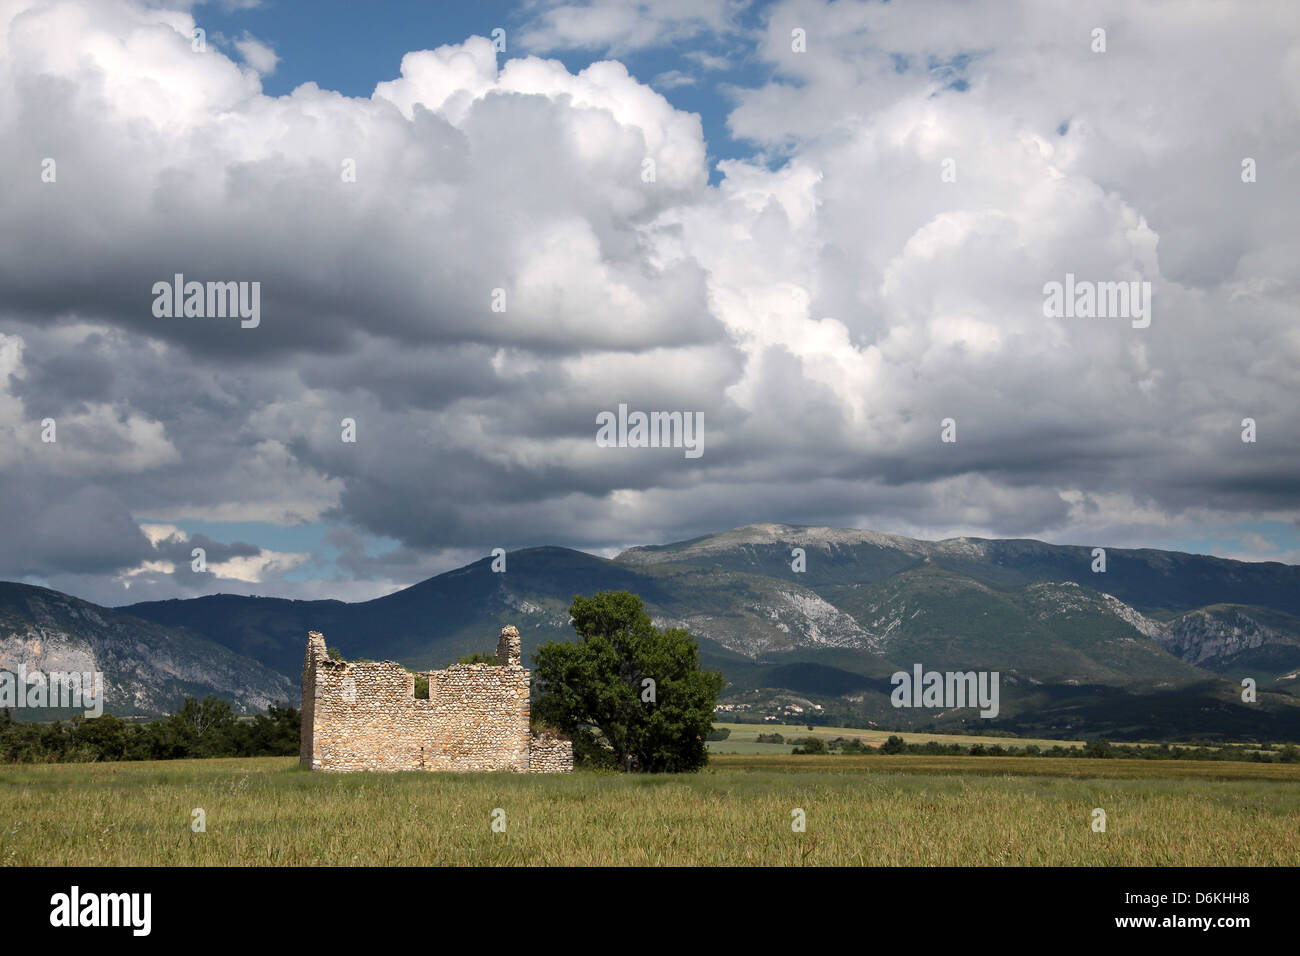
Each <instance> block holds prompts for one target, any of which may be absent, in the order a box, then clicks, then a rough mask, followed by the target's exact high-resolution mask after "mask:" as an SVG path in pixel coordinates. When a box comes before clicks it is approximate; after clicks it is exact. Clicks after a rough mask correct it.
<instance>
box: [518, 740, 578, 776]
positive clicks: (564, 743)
mask: <svg viewBox="0 0 1300 956" xmlns="http://www.w3.org/2000/svg"><path fill="white" fill-rule="evenodd" d="M572 770H573V741H571V740H565V739H564V738H563V737H552V736H551V735H549V734H539V735H536V736H534V737H533V739H532V742H531V744H530V745H529V748H528V772H529V773H570V772H572Z"/></svg>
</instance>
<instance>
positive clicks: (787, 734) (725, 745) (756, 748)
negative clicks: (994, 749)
mask: <svg viewBox="0 0 1300 956" xmlns="http://www.w3.org/2000/svg"><path fill="white" fill-rule="evenodd" d="M713 726H714V727H715V728H719V729H720V728H723V727H726V728H727V729H728V730H730V731H731V736H730V737H728V738H727V739H726V740H711V741H709V752H710V753H716V754H788V753H790V751H792V750H794V744H793V743H790V742H789V741H791V740H797V739H802V738H804V737H820V738H821V739H822V740H834V739H835V738H836V737H843V738H845V739H846V740H853V739H856V740H861V741H862V742H863V743H865V744H870V745H873V746H879V745H880V744H883V743H884V742H885V741H886V740H888V739H889V738H890V737H893V736H899V737H902V738H903V739H904V740H905V741H907V742H908V743H909V744H924V743H929V742H930V741H931V740H936V741H938V742H939V743H941V744H961V745H962V746H963V747H969V746H971V745H973V744H984V745H985V746H986V747H987V746H989V745H990V744H1001V745H1002V746H1003V747H1028V746H1029V745H1030V744H1034V745H1036V746H1038V747H1041V748H1042V749H1044V750H1047V749H1049V748H1051V747H1056V746H1061V747H1071V748H1073V747H1082V746H1083V745H1084V742H1083V741H1082V740H1048V739H1046V738H1039V737H979V736H975V735H970V736H967V735H958V734H921V733H912V732H910V731H906V730H863V729H862V728H860V727H815V728H814V729H813V730H809V729H808V726H807V725H806V724H729V723H724V722H720V721H715V722H714V724H713ZM759 734H780V735H781V736H782V737H784V738H785V739H786V741H787V742H786V743H784V744H766V743H764V744H760V743H758V742H757V741H756V740H755V739H754V738H755V737H757V736H758V735H759Z"/></svg>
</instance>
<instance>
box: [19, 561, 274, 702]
mask: <svg viewBox="0 0 1300 956" xmlns="http://www.w3.org/2000/svg"><path fill="white" fill-rule="evenodd" d="M20 666H25V667H26V669H27V671H28V672H29V673H30V672H32V671H41V672H44V673H49V672H51V671H62V672H70V671H77V672H95V671H99V672H102V673H103V675H104V678H103V681H104V709H105V710H106V711H108V712H110V713H115V714H119V715H137V714H160V713H165V712H167V711H169V710H171V709H173V708H175V707H176V706H178V705H179V704H180V703H181V702H182V700H183V699H184V697H185V696H186V695H190V696H197V697H203V696H205V695H207V694H216V695H218V696H220V697H225V698H227V699H229V700H230V701H231V702H232V704H233V705H234V707H235V709H236V710H237V711H240V712H244V713H252V712H256V711H262V710H265V709H266V707H267V706H268V705H269V704H271V703H275V702H285V701H289V702H292V703H294V705H295V706H296V705H297V702H298V699H299V696H300V690H299V687H298V682H297V681H296V680H293V679H291V678H289V677H288V676H287V675H285V674H283V673H279V672H277V671H275V670H273V669H272V668H270V667H268V666H266V665H265V664H262V663H260V662H259V661H256V660H252V659H250V658H247V657H242V656H240V655H238V654H235V653H233V652H232V651H230V649H229V648H227V647H225V646H223V645H222V644H220V643H218V642H216V641H212V640H209V639H207V638H204V637H202V636H201V635H199V634H196V633H192V632H185V631H181V630H178V629H175V628H170V627H166V626H163V625H159V624H157V623H154V622H152V621H146V620H142V619H141V618H137V617H132V616H130V615H128V614H125V613H122V612H121V611H115V610H111V609H110V608H105V607H99V606H98V605H95V604H90V603H89V602H87V601H82V600H79V599H77V598H74V597H70V596H69V595H66V594H61V593H60V592H58V591H51V590H49V589H48V588H41V587H34V586H31V585H26V584H9V583H0V670H6V671H9V672H11V673H18V672H19V667H20ZM14 716H15V717H17V718H19V719H21V718H23V717H25V716H34V715H31V714H26V713H23V712H21V709H18V710H16V711H15V713H14ZM43 716H56V715H43ZM57 716H65V715H57Z"/></svg>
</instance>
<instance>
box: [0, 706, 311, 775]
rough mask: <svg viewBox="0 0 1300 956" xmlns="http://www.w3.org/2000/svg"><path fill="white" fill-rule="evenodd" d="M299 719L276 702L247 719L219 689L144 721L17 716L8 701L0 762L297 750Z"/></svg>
mask: <svg viewBox="0 0 1300 956" xmlns="http://www.w3.org/2000/svg"><path fill="white" fill-rule="evenodd" d="M301 724H302V721H301V718H300V716H299V714H298V710H297V708H294V707H287V706H286V707H280V706H278V705H276V704H272V705H271V707H270V709H269V712H268V713H266V714H258V715H256V716H255V717H253V718H252V719H251V720H248V719H241V718H240V717H237V716H236V715H235V713H234V712H233V711H232V710H231V709H230V701H228V700H223V699H222V698H220V697H205V698H204V699H203V700H201V701H200V700H196V699H195V698H193V697H186V698H185V703H184V705H182V706H181V708H180V709H179V710H177V711H175V712H174V713H171V714H168V715H167V716H166V717H161V718H159V719H157V720H150V721H140V722H134V721H131V722H128V721H125V720H123V719H122V718H120V717H115V716H113V715H112V714H104V715H103V716H101V717H89V718H87V717H81V716H77V717H73V718H72V719H71V720H69V721H67V722H66V723H64V722H61V721H55V722H54V723H49V724H38V723H26V722H24V723H19V722H18V721H15V720H14V719H13V716H12V715H11V714H10V713H9V710H8V708H6V709H4V710H3V711H0V763H69V762H89V761H96V760H177V759H181V758H185V757H285V756H290V755H293V754H296V753H298V734H299V729H300V727H301Z"/></svg>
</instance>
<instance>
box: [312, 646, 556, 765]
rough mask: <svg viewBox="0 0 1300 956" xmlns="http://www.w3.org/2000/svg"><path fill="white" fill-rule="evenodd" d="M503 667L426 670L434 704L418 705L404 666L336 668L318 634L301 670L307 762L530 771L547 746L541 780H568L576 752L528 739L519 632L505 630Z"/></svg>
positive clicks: (341, 663) (525, 676)
mask: <svg viewBox="0 0 1300 956" xmlns="http://www.w3.org/2000/svg"><path fill="white" fill-rule="evenodd" d="M497 660H498V664H496V665H490V664H453V665H452V666H451V667H449V668H447V669H446V670H441V671H429V672H427V675H426V676H427V677H428V679H429V699H428V700H417V699H416V698H415V678H414V675H412V674H411V673H409V672H408V671H407V670H406V669H405V668H403V667H402V666H401V665H400V664H396V663H394V662H392V661H383V662H380V663H370V662H364V663H363V662H356V663H352V662H348V661H336V660H333V659H331V658H330V656H329V654H328V652H327V651H326V648H325V638H324V636H323V635H322V634H320V633H319V632H317V631H312V632H311V633H310V634H309V635H308V638H307V652H306V656H305V659H304V661H303V671H302V718H303V720H302V743H301V747H300V750H299V759H300V762H301V763H302V765H303V766H304V767H309V768H310V769H312V770H327V771H340V772H346V771H359V770H380V771H383V770H453V771H484V770H510V771H516V772H526V771H528V770H530V769H534V768H532V767H531V766H530V764H531V762H532V758H533V754H532V750H533V745H534V741H535V740H540V741H541V743H540V744H538V745H536V746H537V761H538V768H536V769H535V772H540V773H564V772H568V771H571V770H572V769H573V747H572V744H570V743H569V742H568V741H562V740H558V739H557V738H550V737H547V738H532V737H531V735H530V733H529V720H528V718H529V673H528V671H527V670H525V669H524V667H523V665H522V664H521V663H520V660H519V632H518V631H517V630H516V629H515V628H513V627H507V628H504V629H503V630H502V632H501V639H500V642H499V643H498V645H497ZM566 747H567V751H566V749H565V748H566ZM566 753H567V761H566V759H565V754H566Z"/></svg>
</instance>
